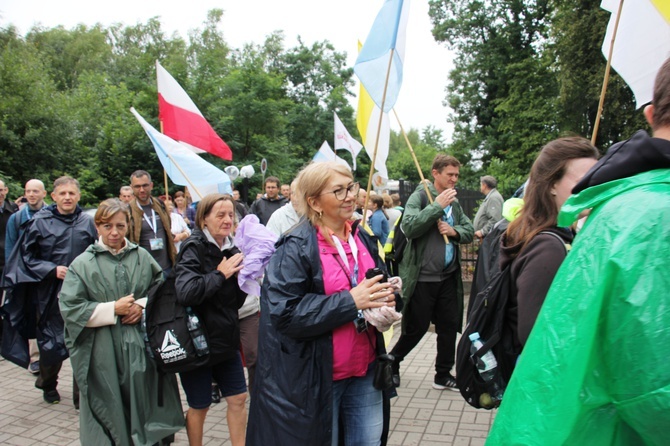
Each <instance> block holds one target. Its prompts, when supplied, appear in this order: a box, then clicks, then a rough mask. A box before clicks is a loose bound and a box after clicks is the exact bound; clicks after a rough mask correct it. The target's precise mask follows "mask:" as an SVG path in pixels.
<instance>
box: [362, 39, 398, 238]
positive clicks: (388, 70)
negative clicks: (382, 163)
mask: <svg viewBox="0 0 670 446" xmlns="http://www.w3.org/2000/svg"><path fill="white" fill-rule="evenodd" d="M394 52H395V48H391V53H390V54H389V65H388V67H387V68H386V80H385V81H384V93H383V94H382V105H381V107H379V108H380V113H379V124H378V125H377V136H376V137H375V149H374V150H373V151H372V163H371V164H370V175H368V188H367V190H366V191H365V204H364V205H363V225H364V226H365V225H367V224H368V222H367V219H366V218H365V217H366V215H367V212H368V202H369V201H370V189H371V187H372V174H373V173H374V170H375V161H376V160H377V148H378V147H379V135H380V134H381V131H382V119H383V118H384V103H385V102H386V90H387V88H388V86H389V76H390V73H391V66H392V65H393V53H394Z"/></svg>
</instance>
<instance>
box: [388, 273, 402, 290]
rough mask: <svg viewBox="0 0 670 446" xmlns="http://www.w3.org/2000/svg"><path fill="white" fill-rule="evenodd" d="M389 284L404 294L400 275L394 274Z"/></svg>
mask: <svg viewBox="0 0 670 446" xmlns="http://www.w3.org/2000/svg"><path fill="white" fill-rule="evenodd" d="M389 284H391V286H392V287H393V289H394V290H396V291H397V292H399V293H401V295H402V279H401V278H400V276H393V277H391V278H390V279H389Z"/></svg>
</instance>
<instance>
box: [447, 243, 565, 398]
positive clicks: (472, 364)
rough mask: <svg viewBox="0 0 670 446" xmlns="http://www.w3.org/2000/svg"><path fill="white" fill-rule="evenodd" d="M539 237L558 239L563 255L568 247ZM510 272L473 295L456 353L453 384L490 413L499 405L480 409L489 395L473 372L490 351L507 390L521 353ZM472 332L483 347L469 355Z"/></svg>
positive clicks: (504, 272)
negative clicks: (482, 397) (473, 298)
mask: <svg viewBox="0 0 670 446" xmlns="http://www.w3.org/2000/svg"><path fill="white" fill-rule="evenodd" d="M540 234H549V235H551V236H553V237H556V238H558V239H559V240H560V241H561V243H563V244H564V246H565V248H566V254H567V252H568V247H567V246H566V245H565V242H564V241H563V239H562V238H560V237H559V236H558V235H557V234H554V233H553V232H549V231H542V232H540ZM511 270H512V264H511V263H510V264H509V265H507V266H506V267H505V268H504V269H503V270H502V271H499V272H497V273H496V274H494V275H493V277H491V280H490V281H489V282H488V283H487V284H486V287H485V288H484V289H483V290H482V291H480V292H479V293H478V294H477V297H476V298H475V301H474V303H472V305H471V307H472V311H471V313H470V314H469V316H468V323H467V325H466V326H465V329H464V330H463V334H462V336H461V339H460V341H458V347H457V349H456V384H457V385H458V389H459V390H460V391H461V395H463V398H465V401H467V403H468V404H470V405H471V406H473V407H476V408H478V409H480V408H481V409H492V408H493V407H497V406H498V405H499V404H500V402H497V404H494V405H493V406H490V405H486V404H484V405H483V404H482V402H480V397H481V396H482V395H483V394H484V393H489V392H488V389H487V386H486V384H485V383H484V380H483V379H482V377H481V376H480V375H479V371H478V370H477V360H478V359H481V357H482V356H484V355H485V354H486V352H488V351H492V352H493V355H494V356H495V357H496V362H497V363H498V373H500V377H501V378H502V381H503V385H504V386H507V384H508V383H509V380H510V378H511V377H512V372H514V366H515V365H516V361H517V359H518V358H519V355H520V354H521V350H522V349H521V344H520V342H519V341H518V340H517V335H516V332H517V326H518V313H517V308H518V304H517V301H516V298H514V299H512V296H513V295H514V294H515V292H516V290H515V287H514V278H513V277H512V272H511ZM475 332H478V333H479V335H480V338H481V339H482V342H483V343H484V345H483V346H482V347H481V348H480V349H479V350H477V352H476V353H474V354H472V353H471V352H470V346H471V345H472V342H471V341H470V335H471V334H472V333H475ZM484 406H486V407H484Z"/></svg>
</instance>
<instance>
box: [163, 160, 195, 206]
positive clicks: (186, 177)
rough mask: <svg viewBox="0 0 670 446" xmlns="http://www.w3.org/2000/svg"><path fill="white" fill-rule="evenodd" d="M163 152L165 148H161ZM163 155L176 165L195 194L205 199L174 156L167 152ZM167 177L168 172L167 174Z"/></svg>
mask: <svg viewBox="0 0 670 446" xmlns="http://www.w3.org/2000/svg"><path fill="white" fill-rule="evenodd" d="M161 150H163V148H161ZM163 153H165V155H166V156H167V157H168V158H169V159H170V161H172V164H174V165H175V167H176V168H177V170H179V173H181V174H182V175H183V176H184V179H186V181H187V182H188V185H189V187H191V188H193V190H194V191H195V193H197V194H198V195H200V197H201V198H202V197H203V195H202V193H201V192H200V191H199V190H198V188H197V187H196V186H195V184H193V183H192V182H191V180H190V179H189V178H188V176H187V175H186V173H184V171H183V170H182V169H181V167H179V164H178V163H177V162H176V161H175V160H174V158H172V155H170V154H169V153H168V152H167V151H166V150H163ZM163 172H166V171H165V169H163ZM165 175H166V176H167V172H166V173H165Z"/></svg>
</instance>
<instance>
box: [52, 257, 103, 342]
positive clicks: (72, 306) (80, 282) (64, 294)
mask: <svg viewBox="0 0 670 446" xmlns="http://www.w3.org/2000/svg"><path fill="white" fill-rule="evenodd" d="M81 266H83V265H81ZM58 304H59V306H60V311H61V315H62V316H63V319H64V320H65V330H66V333H65V342H66V346H67V348H68V349H72V348H73V347H74V345H75V344H76V343H78V340H79V337H80V336H86V332H87V331H88V330H86V328H87V327H86V323H87V322H88V320H89V319H90V318H91V315H92V314H93V311H94V310H95V307H97V306H98V305H99V304H100V302H97V301H94V300H93V299H91V296H89V293H88V288H87V286H86V281H85V280H84V279H83V277H82V272H81V271H80V262H77V261H76V260H75V262H73V264H72V265H71V266H70V268H69V269H68V272H67V274H66V275H65V280H64V281H63V287H62V288H61V291H60V295H59V300H58ZM89 330H90V329H89Z"/></svg>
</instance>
